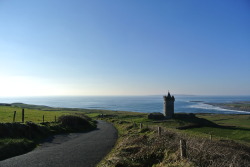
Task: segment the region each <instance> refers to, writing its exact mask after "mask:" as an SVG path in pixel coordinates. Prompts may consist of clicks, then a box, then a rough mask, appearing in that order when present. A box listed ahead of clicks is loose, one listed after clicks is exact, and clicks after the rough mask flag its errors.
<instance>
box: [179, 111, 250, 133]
mask: <svg viewBox="0 0 250 167" xmlns="http://www.w3.org/2000/svg"><path fill="white" fill-rule="evenodd" d="M174 119H175V120H178V121H181V122H184V123H185V125H184V126H180V127H177V129H180V130H186V129H192V128H200V127H213V128H220V129H229V130H242V131H246V132H249V131H250V128H241V127H236V126H222V125H218V124H216V123H214V122H212V121H209V120H207V119H205V118H198V117H196V116H195V115H194V114H175V118H174Z"/></svg>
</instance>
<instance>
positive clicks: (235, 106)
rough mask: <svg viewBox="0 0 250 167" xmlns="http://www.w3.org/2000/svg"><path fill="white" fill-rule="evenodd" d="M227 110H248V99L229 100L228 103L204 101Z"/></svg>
mask: <svg viewBox="0 0 250 167" xmlns="http://www.w3.org/2000/svg"><path fill="white" fill-rule="evenodd" d="M204 104H208V105H212V106H215V107H220V108H223V109H227V110H234V111H245V112H250V101H242V102H230V103H204Z"/></svg>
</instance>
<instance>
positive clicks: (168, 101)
mask: <svg viewBox="0 0 250 167" xmlns="http://www.w3.org/2000/svg"><path fill="white" fill-rule="evenodd" d="M163 99H164V105H163V114H164V115H165V117H166V118H173V116H174V101H175V98H174V96H171V95H170V93H169V92H168V96H163Z"/></svg>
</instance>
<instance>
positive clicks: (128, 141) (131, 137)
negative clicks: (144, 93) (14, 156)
mask: <svg viewBox="0 0 250 167" xmlns="http://www.w3.org/2000/svg"><path fill="white" fill-rule="evenodd" d="M22 108H25V121H32V122H34V123H35V124H36V126H38V128H39V129H40V130H41V132H45V133H44V134H53V133H55V132H56V133H62V132H66V131H67V128H66V131H64V130H65V126H61V125H62V123H61V124H58V123H55V122H54V118H55V116H56V117H57V118H58V117H60V116H61V115H72V114H74V115H79V114H84V115H87V116H89V117H91V118H93V119H104V120H106V121H109V122H111V123H112V124H114V126H115V127H116V128H117V129H118V132H119V139H118V142H117V144H116V146H115V147H114V149H113V150H112V152H111V153H110V154H109V155H108V156H107V157H106V158H104V160H103V161H102V162H101V163H100V164H99V166H107V167H110V166H138V167H139V166H140V167H141V166H155V167H163V166H230V165H231V166H246V164H249V163H250V162H249V160H250V147H249V146H250V140H249V139H250V133H249V132H250V115H220V114H196V115H194V114H176V117H175V118H174V119H170V120H151V119H148V117H147V116H148V114H146V113H136V112H125V111H106V110H88V109H66V108H51V107H47V106H34V105H26V104H12V105H11V106H4V105H2V106H1V105H0V119H1V122H4V124H5V125H6V124H7V125H11V126H13V123H7V122H12V121H13V111H17V117H16V121H18V122H20V121H21V111H22ZM43 115H44V116H45V123H41V122H42V117H43ZM17 124H20V125H22V126H24V127H25V126H30V125H33V124H32V123H29V122H28V123H25V124H22V123H17ZM140 124H142V128H140ZM158 127H161V128H162V135H161V136H159V135H158V134H157V128H158ZM0 129H1V127H0ZM24 129H25V128H24ZM11 134H17V132H14V133H11ZM39 134H40V133H39ZM211 135H212V140H211V139H210V137H211ZM45 136H46V135H42V137H34V138H33V139H32V138H31V139H30V138H29V136H28V137H27V136H26V137H25V136H22V137H13V136H7V137H6V136H5V137H3V136H2V137H1V136H0V150H1V149H2V151H1V152H2V153H3V152H5V153H6V152H7V153H8V150H13V148H16V149H15V150H19V151H18V152H19V153H22V152H27V151H29V150H30V149H32V148H34V147H35V145H36V144H37V141H38V140H37V138H38V139H41V138H44V137H45ZM180 139H184V140H186V141H187V148H188V153H187V157H186V158H180V151H179V142H180ZM5 148H9V149H7V150H5Z"/></svg>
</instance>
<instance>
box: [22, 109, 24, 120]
mask: <svg viewBox="0 0 250 167" xmlns="http://www.w3.org/2000/svg"><path fill="white" fill-rule="evenodd" d="M22 123H24V108H23V109H22Z"/></svg>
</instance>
